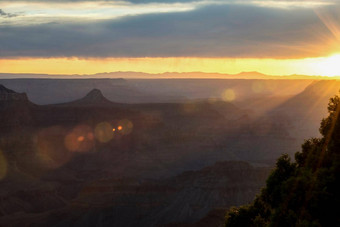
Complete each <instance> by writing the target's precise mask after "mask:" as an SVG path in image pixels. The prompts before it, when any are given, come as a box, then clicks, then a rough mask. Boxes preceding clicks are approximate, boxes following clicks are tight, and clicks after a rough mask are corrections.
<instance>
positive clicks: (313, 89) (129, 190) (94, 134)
mask: <svg viewBox="0 0 340 227" xmlns="http://www.w3.org/2000/svg"><path fill="white" fill-rule="evenodd" d="M339 87H340V86H339V82H336V81H325V82H323V81H321V82H315V83H313V84H311V85H310V86H308V87H307V88H306V89H305V90H303V91H302V92H301V93H299V94H298V95H296V96H293V97H290V98H288V97H286V98H285V99H284V101H283V99H281V98H280V97H276V98H277V99H275V97H274V98H273V100H274V101H272V103H271V104H272V107H273V108H271V109H265V108H262V106H261V105H264V104H263V103H264V102H265V101H264V100H268V99H269V96H266V98H263V99H262V101H261V98H259V97H258V105H257V107H258V108H259V109H261V111H256V110H254V109H252V108H250V107H251V105H249V106H247V105H246V101H245V100H244V101H242V102H234V103H230V102H225V101H223V100H210V99H208V100H195V101H190V102H189V101H185V102H179V103H139V104H124V103H119V102H113V101H111V99H109V98H106V97H105V96H104V95H103V94H102V92H101V90H99V89H92V90H90V91H89V92H88V93H87V94H86V95H84V97H83V98H80V99H77V100H74V101H72V102H64V103H61V104H50V105H37V104H34V103H33V102H31V101H30V100H29V99H28V98H27V96H26V94H25V93H17V92H15V91H13V90H10V89H8V88H6V87H4V86H0V98H1V99H0V125H1V127H0V164H1V168H0V188H1V189H0V215H1V217H0V226H2V225H4V226H11V225H12V226H25V225H27V226H46V225H47V224H48V225H49V226H53V225H55V226H86V223H87V224H88V225H89V226H91V225H98V226H111V225H112V223H114V224H116V225H119V226H135V225H136V223H140V225H142V226H166V225H167V226H174V225H179V226H181V225H183V226H186V225H188V226H190V225H189V223H191V224H193V223H196V224H197V226H199V225H200V223H201V225H202V223H204V222H205V221H207V220H209V218H212V219H213V220H215V221H216V222H218V220H219V219H218V218H216V219H214V218H213V217H214V211H216V213H220V212H221V210H224V209H226V208H228V207H230V206H234V205H235V206H236V205H242V204H245V203H247V202H248V201H251V200H252V199H253V198H254V196H255V194H256V193H257V192H259V190H260V188H261V187H262V186H263V185H264V180H265V179H266V177H267V175H268V173H269V171H270V169H271V166H272V165H273V162H274V160H275V159H276V158H277V157H278V156H279V155H280V154H282V153H289V154H293V153H294V152H295V151H296V150H298V149H299V144H300V141H299V139H300V138H296V137H295V133H296V132H297V131H300V132H301V134H303V135H302V136H304V138H308V137H310V136H312V135H311V134H310V130H311V129H312V128H313V127H314V125H315V124H317V125H318V124H319V121H317V120H316V119H320V120H321V118H322V116H323V114H324V113H323V112H322V111H321V110H319V108H320V109H325V107H324V105H326V104H327V100H328V97H330V96H331V95H329V94H330V93H332V92H334V93H336V90H337V89H339ZM326 88H328V89H326ZM315 100H317V102H315ZM312 108H313V110H314V111H313V112H310V110H311V109H312ZM311 119H312V120H311ZM308 122H309V123H310V124H308ZM305 125H307V126H305ZM298 127H299V128H298ZM221 161H223V162H221ZM245 161H246V162H245ZM216 162H217V163H216ZM247 162H248V163H247ZM210 211H211V212H210ZM209 212H210V213H209ZM204 217H205V218H204ZM10 223H11V224H10Z"/></svg>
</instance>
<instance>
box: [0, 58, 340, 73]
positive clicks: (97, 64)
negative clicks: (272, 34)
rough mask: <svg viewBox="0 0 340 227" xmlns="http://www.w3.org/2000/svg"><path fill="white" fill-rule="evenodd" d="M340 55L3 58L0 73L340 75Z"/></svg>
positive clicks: (0, 63) (0, 60)
mask: <svg viewBox="0 0 340 227" xmlns="http://www.w3.org/2000/svg"><path fill="white" fill-rule="evenodd" d="M339 60H340V54H334V55H332V56H328V57H319V58H304V59H269V58H263V59H261V58H235V59H233V58H183V57H179V58H98V59H80V58H19V59H0V73H34V74H61V75H73V74H79V75H86V74H87V75H89V74H96V73H102V72H118V71H121V72H144V73H150V74H157V73H164V72H179V73H180V72H204V73H222V74H237V73H240V72H245V71H257V72H260V73H264V74H267V75H292V74H300V75H320V76H340V70H339V69H338V62H339Z"/></svg>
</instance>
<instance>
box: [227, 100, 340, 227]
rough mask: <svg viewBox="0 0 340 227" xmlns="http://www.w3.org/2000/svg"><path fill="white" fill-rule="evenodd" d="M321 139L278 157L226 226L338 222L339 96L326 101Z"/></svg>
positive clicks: (339, 191)
mask: <svg viewBox="0 0 340 227" xmlns="http://www.w3.org/2000/svg"><path fill="white" fill-rule="evenodd" d="M328 112H329V116H328V117H327V118H325V119H323V120H322V122H321V126H320V133H321V134H322V136H323V137H322V138H312V139H309V140H307V141H306V142H305V143H304V144H303V145H302V151H301V152H297V153H296V154H295V162H291V161H290V158H289V156H288V155H283V156H281V157H280V158H279V159H278V160H277V163H276V169H274V171H273V172H272V173H271V175H270V176H269V178H268V179H267V184H266V187H265V188H264V189H263V190H262V192H261V194H260V195H258V196H257V197H256V199H255V200H254V202H253V203H252V204H250V205H247V206H242V207H240V208H233V209H231V210H230V211H229V212H228V214H227V219H226V226H227V227H230V226H232V227H236V226H240V227H241V226H242V227H243V226H337V225H339V223H340V217H339V213H338V212H339V209H337V208H336V207H338V206H339V204H340V196H339V194H340V186H339V182H340V118H339V114H340V97H339V96H335V97H334V98H331V99H330V102H329V105H328Z"/></svg>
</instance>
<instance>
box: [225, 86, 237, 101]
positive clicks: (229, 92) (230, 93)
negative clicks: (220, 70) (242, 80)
mask: <svg viewBox="0 0 340 227" xmlns="http://www.w3.org/2000/svg"><path fill="white" fill-rule="evenodd" d="M235 98H236V94H235V92H234V90H233V89H226V90H225V91H224V92H223V93H222V99H223V100H224V101H226V102H232V101H234V100H235Z"/></svg>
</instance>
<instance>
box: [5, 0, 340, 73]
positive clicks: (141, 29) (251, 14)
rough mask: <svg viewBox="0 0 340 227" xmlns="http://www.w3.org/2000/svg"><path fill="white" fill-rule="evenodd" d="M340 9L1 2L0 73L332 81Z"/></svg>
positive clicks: (303, 4) (262, 0) (337, 4)
mask: <svg viewBox="0 0 340 227" xmlns="http://www.w3.org/2000/svg"><path fill="white" fill-rule="evenodd" d="M339 65H340V1H339V0H302V1H301V0H300V1H298V0H282V1H281V0H276V1H270V0H258V1H256V0H196V1H190V0H126V1H114V0H106V1H103V0H102V1H100V0H98V1H96V0H92V1H91V0H90V1H83V0H55V1H49V0H26V1H22V0H20V1H19V0H11V1H0V73H47V74H92V73H100V72H113V71H137V72H147V73H162V72H194V71H201V72H217V73H230V74H235V73H239V72H242V71H258V72H261V73H265V74H271V75H290V74H304V75H325V76H340V67H339Z"/></svg>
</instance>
